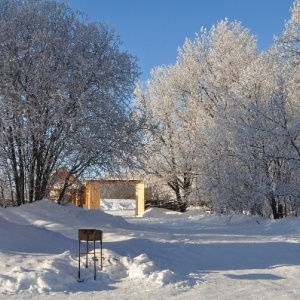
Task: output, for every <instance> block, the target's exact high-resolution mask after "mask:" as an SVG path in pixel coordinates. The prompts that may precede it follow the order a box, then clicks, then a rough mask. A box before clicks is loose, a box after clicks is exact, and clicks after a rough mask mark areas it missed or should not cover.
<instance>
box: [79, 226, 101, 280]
mask: <svg viewBox="0 0 300 300" xmlns="http://www.w3.org/2000/svg"><path fill="white" fill-rule="evenodd" d="M102 236H103V231H102V230H97V229H78V281H82V280H81V279H80V256H81V254H85V255H86V262H85V267H86V268H87V267H88V254H89V242H93V246H94V250H93V254H94V257H93V260H94V280H96V261H97V259H96V241H99V242H100V265H101V270H102ZM81 241H85V242H86V251H85V252H81V249H80V246H81Z"/></svg>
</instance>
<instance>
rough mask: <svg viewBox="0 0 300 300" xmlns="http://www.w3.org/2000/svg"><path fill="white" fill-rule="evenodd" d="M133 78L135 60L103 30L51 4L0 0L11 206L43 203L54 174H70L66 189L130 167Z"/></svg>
mask: <svg viewBox="0 0 300 300" xmlns="http://www.w3.org/2000/svg"><path fill="white" fill-rule="evenodd" d="M137 76H138V68H137V65H136V59H135V57H133V56H131V55H130V54H128V53H126V52H122V51H121V50H120V41H119V39H118V37H117V36H116V35H115V34H114V32H113V31H112V30H110V29H109V28H107V26H106V25H103V24H101V23H99V24H98V23H87V22H86V21H85V20H83V19H82V18H81V15H80V14H77V13H74V12H73V11H72V10H71V9H70V8H68V7H67V6H66V5H65V4H62V3H59V2H55V1H51V0H49V1H48V0H47V1H41V0H25V1H24V0H0V108H1V109H0V116H1V120H2V124H3V126H2V127H1V129H2V131H1V132H2V134H1V141H0V142H1V143H0V146H1V149H0V159H1V164H2V174H1V175H2V178H3V180H8V183H9V184H6V187H9V191H10V193H9V196H8V197H10V198H11V197H12V196H13V197H15V200H16V203H17V205H20V204H23V203H25V202H26V201H29V202H32V201H36V200H40V199H42V198H43V197H44V196H45V193H46V190H47V186H48V184H49V180H50V178H51V175H52V174H53V173H54V172H55V171H56V170H57V169H59V168H60V167H66V168H67V170H68V171H69V172H68V175H67V177H66V183H65V187H67V186H68V183H69V179H70V177H71V176H73V177H78V176H79V175H81V174H83V172H85V171H87V170H90V169H91V168H93V172H100V171H103V170H109V169H114V170H115V168H117V167H118V166H120V165H122V166H124V165H126V166H128V164H130V163H133V162H134V156H135V154H136V153H137V151H138V149H139V147H138V143H139V135H138V126H137V124H136V122H135V121H134V119H133V118H132V112H131V108H130V105H129V100H128V99H130V96H131V92H132V89H133V87H134V83H135V80H136V78H137ZM3 195H4V194H3ZM62 197H63V194H62V195H61V198H62Z"/></svg>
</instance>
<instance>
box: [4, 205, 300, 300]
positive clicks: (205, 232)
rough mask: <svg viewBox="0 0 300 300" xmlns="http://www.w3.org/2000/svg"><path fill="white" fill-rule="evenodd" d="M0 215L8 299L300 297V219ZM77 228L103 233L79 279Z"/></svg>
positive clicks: (34, 208) (50, 211)
mask: <svg viewBox="0 0 300 300" xmlns="http://www.w3.org/2000/svg"><path fill="white" fill-rule="evenodd" d="M102 204H103V205H102V210H101V211H91V210H85V209H81V208H77V207H75V206H73V205H66V206H59V205H57V204H54V203H52V202H51V201H48V200H43V201H40V202H36V203H34V204H27V205H23V206H21V207H15V208H6V209H0V225H1V226H0V237H1V243H0V262H1V271H0V299H35V300H37V299H92V300H93V299H132V300H134V299H214V300H215V299H273V298H276V299H299V292H300V285H299V283H300V266H299V264H300V244H299V241H300V237H299V231H300V219H299V218H285V219H282V220H278V221H274V220H267V219H263V218H261V217H253V216H242V215H235V216H233V217H232V219H230V220H229V218H228V217H225V216H217V215H214V214H211V215H209V214H206V213H204V212H202V211H201V210H192V211H188V212H186V213H177V212H171V211H167V210H164V209H158V208H152V209H150V210H147V211H146V212H145V213H144V214H143V215H142V216H135V215H134V206H135V203H134V201H132V200H114V201H108V200H105V201H103V203H102ZM79 228H96V229H101V230H103V231H104V240H103V258H104V260H103V270H102V271H101V270H100V267H99V266H98V268H97V278H96V280H94V278H93V268H92V266H93V262H92V260H91V258H92V255H90V256H89V268H87V269H86V268H84V265H83V264H84V263H82V268H81V271H82V273H81V274H82V275H81V277H82V278H83V279H84V282H81V283H79V282H77V271H78V241H77V234H78V229H79Z"/></svg>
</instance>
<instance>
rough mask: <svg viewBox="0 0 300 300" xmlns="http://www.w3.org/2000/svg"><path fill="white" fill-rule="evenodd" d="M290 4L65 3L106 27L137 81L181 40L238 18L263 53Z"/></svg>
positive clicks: (203, 0) (279, 0)
mask: <svg viewBox="0 0 300 300" xmlns="http://www.w3.org/2000/svg"><path fill="white" fill-rule="evenodd" d="M293 2H294V0H69V1H68V3H69V5H70V6H71V7H72V8H73V9H78V10H79V11H82V12H84V13H85V14H86V15H87V16H88V17H89V19H90V20H91V21H101V22H106V23H108V25H109V27H111V28H115V30H116V33H117V34H118V35H119V36H120V38H121V40H122V41H123V46H122V49H123V50H127V51H128V52H129V53H131V54H134V55H136V56H137V57H138V60H139V61H138V63H139V66H140V68H141V72H142V75H141V77H140V79H141V80H142V81H145V80H147V79H148V78H150V70H151V69H152V68H153V67H156V66H160V65H169V64H173V63H175V61H176V57H177V49H178V47H179V46H182V45H183V43H184V41H185V38H186V37H188V38H192V39H194V37H195V33H196V32H199V31H200V28H201V27H205V28H207V29H210V28H211V26H212V25H214V24H216V23H217V22H218V21H220V20H223V19H225V18H228V20H229V21H234V20H238V21H240V22H241V23H242V24H243V26H244V27H246V28H249V29H250V31H251V33H252V34H254V35H256V36H257V39H258V46H259V49H260V50H267V49H268V48H269V47H270V45H271V44H272V43H273V36H274V35H281V33H282V32H283V29H284V22H285V20H288V19H289V18H290V15H291V13H290V7H291V6H292V5H293Z"/></svg>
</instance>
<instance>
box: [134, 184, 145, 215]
mask: <svg viewBox="0 0 300 300" xmlns="http://www.w3.org/2000/svg"><path fill="white" fill-rule="evenodd" d="M144 188H145V187H144V184H143V183H137V184H136V185H135V197H136V209H135V214H136V215H140V214H142V213H144V211H145V196H144Z"/></svg>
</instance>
